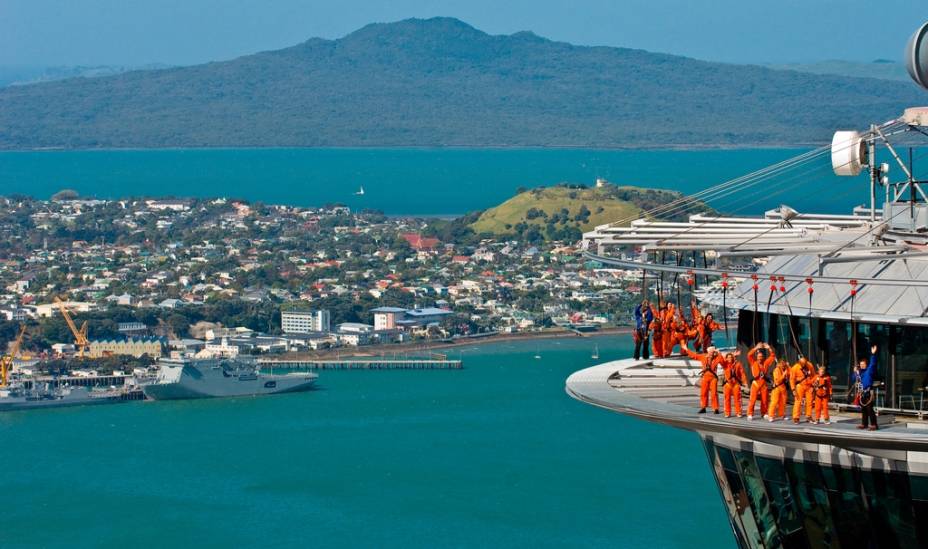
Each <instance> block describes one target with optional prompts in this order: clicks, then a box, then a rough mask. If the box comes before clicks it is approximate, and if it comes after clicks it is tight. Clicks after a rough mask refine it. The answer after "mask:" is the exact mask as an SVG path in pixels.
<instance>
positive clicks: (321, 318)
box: [280, 309, 332, 334]
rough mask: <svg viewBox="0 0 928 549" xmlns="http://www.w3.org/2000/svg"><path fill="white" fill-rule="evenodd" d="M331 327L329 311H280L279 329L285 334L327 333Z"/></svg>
mask: <svg viewBox="0 0 928 549" xmlns="http://www.w3.org/2000/svg"><path fill="white" fill-rule="evenodd" d="M331 326H332V318H331V316H330V315H329V311H327V310H325V309H322V310H319V311H281V312H280V327H281V329H283V331H284V333H285V334H309V333H313V332H328V331H329V330H330V329H331Z"/></svg>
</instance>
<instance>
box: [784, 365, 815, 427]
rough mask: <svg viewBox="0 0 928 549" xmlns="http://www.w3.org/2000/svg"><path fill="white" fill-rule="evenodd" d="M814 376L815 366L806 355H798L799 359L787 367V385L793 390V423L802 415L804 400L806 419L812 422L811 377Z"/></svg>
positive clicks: (797, 421)
mask: <svg viewBox="0 0 928 549" xmlns="http://www.w3.org/2000/svg"><path fill="white" fill-rule="evenodd" d="M814 377H815V367H814V366H812V363H811V362H809V361H808V360H807V359H806V357H804V356H801V357H799V361H798V362H796V364H793V366H792V367H791V368H790V369H789V386H790V388H791V389H792V390H793V423H799V419H800V417H801V416H802V404H803V402H805V410H806V419H807V420H808V421H809V423H811V422H812V398H813V396H812V379H813V378H814Z"/></svg>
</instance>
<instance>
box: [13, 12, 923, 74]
mask: <svg viewBox="0 0 928 549" xmlns="http://www.w3.org/2000/svg"><path fill="white" fill-rule="evenodd" d="M439 15H440V16H451V17H457V18H459V19H462V20H464V21H465V22H467V23H469V24H471V25H473V26H475V27H477V28H478V29H481V30H483V31H486V32H489V33H491V34H510V33H513V32H517V31H521V30H531V31H533V32H535V33H536V34H538V35H541V36H544V37H546V38H551V39H554V40H561V41H565V42H571V43H574V44H582V45H599V46H622V47H632V48H641V49H646V50H650V51H657V52H666V53H673V54H679V55H686V56H689V57H695V58H699V59H706V60H712V61H725V62H734V63H792V62H813V61H822V60H829V59H843V60H850V61H871V60H874V59H880V58H885V59H893V60H899V59H900V58H901V57H902V49H903V47H904V44H905V41H906V40H907V39H908V37H909V35H911V34H912V32H914V31H915V29H916V28H918V26H919V25H921V24H922V23H923V22H924V21H926V20H928V1H926V0H879V1H878V2H877V1H874V0H840V1H838V0H572V1H570V0H568V1H555V0H432V1H425V0H326V1H322V0H302V1H301V0H78V1H74V0H0V65H5V66H59V65H128V66H137V65H144V64H149V63H165V64H170V65H189V64H196V63H203V62H207V61H218V60H224V59H231V58H234V57H237V56H240V55H244V54H249V53H254V52H257V51H264V50H272V49H279V48H283V47H287V46H291V45H294V44H297V43H299V42H302V41H304V40H306V39H308V38H311V37H322V38H330V39H332V38H338V37H341V36H343V35H345V34H347V33H349V32H351V31H353V30H356V29H358V28H360V27H362V26H364V25H366V24H368V23H372V22H388V21H396V20H400V19H405V18H408V17H432V16H439Z"/></svg>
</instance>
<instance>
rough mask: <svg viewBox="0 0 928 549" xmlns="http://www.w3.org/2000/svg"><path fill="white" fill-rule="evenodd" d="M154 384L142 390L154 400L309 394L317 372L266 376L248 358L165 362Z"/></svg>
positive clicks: (173, 360)
mask: <svg viewBox="0 0 928 549" xmlns="http://www.w3.org/2000/svg"><path fill="white" fill-rule="evenodd" d="M159 365H160V368H159V370H158V376H157V378H156V379H155V381H154V382H152V383H149V384H146V385H144V386H143V387H142V390H143V391H144V393H145V396H146V397H148V398H150V399H152V400H178V399H192V398H216V397H234V396H258V395H275V394H280V393H295V392H301V391H309V390H310V389H312V388H313V385H314V384H315V383H316V378H318V377H319V376H318V375H316V374H313V373H290V374H284V375H275V374H265V373H262V372H261V371H260V369H259V368H258V366H257V363H256V362H255V361H254V360H249V359H244V358H208V359H163V360H161V361H160V362H159Z"/></svg>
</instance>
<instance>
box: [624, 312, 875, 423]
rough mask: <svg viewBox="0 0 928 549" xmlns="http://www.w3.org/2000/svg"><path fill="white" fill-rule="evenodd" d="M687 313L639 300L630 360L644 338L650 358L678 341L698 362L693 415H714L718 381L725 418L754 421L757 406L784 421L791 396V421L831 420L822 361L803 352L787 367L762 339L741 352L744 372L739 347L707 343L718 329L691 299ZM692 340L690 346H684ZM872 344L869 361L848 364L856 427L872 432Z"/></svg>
mask: <svg viewBox="0 0 928 549" xmlns="http://www.w3.org/2000/svg"><path fill="white" fill-rule="evenodd" d="M691 311H692V313H691V317H690V320H689V321H687V320H686V319H685V318H684V316H683V314H682V313H681V312H680V310H679V308H676V307H674V305H673V304H672V303H671V304H661V305H660V306H659V307H657V308H655V307H654V306H653V305H651V304H650V303H649V302H648V301H647V300H644V301H642V302H641V304H639V305H638V306H637V307H636V308H635V321H636V326H635V333H634V339H635V355H634V357H635V359H636V360H639V359H641V358H644V359H648V358H649V354H648V351H649V349H648V340H649V338H650V339H651V350H652V351H653V354H654V357H655V358H664V357H667V356H670V355H671V354H672V353H673V350H674V348H675V347H676V346H678V345H679V347H680V353H681V354H683V355H685V356H687V357H689V358H690V359H692V360H695V361H698V362H699V363H700V364H701V365H702V372H701V373H700V383H699V405H700V409H699V413H700V414H704V413H706V410H707V409H708V408H709V407H710V406H711V407H712V409H713V410H714V412H715V413H716V414H719V413H721V411H720V406H719V385H720V384H721V385H722V400H723V405H724V413H725V417H732V416H733V415H734V417H744V416H745V415H746V416H747V419H748V420H753V419H754V412H755V410H756V409H757V407H758V404H759V405H760V415H761V417H763V419H766V420H767V421H770V422H773V421H777V420H778V419H782V420H786V419H787V415H786V412H787V400H788V397H789V395H790V394H792V395H793V399H792V400H793V407H792V420H793V423H797V424H798V423H800V422H801V421H802V420H803V418H805V420H806V421H808V422H809V423H815V424H826V425H827V424H829V423H831V418H830V417H829V413H828V405H829V403H830V402H831V398H832V394H833V387H832V378H831V375H830V374H829V373H828V369H827V368H826V367H825V365H824V364H820V365H818V366H815V365H814V364H812V362H811V361H810V360H809V359H807V358H806V357H804V356H800V357H799V360H798V361H796V362H795V363H794V364H792V365H790V364H789V362H788V361H787V360H786V359H785V358H778V357H777V356H776V353H775V351H774V349H773V348H772V347H771V346H770V345H769V344H767V343H758V344H756V345H755V346H754V347H752V348H751V349H750V350H749V351H748V352H747V366H748V368H749V369H750V373H751V376H750V379H748V375H747V370H746V369H745V367H744V365H742V363H741V361H740V360H739V357H740V355H741V352H740V351H733V352H727V353H724V354H723V353H722V352H720V351H719V350H718V349H717V348H716V347H714V346H713V345H712V334H713V332H714V331H715V330H718V329H719V326H718V324H717V323H715V322H714V321H713V319H712V315H711V313H710V314H706V315H703V314H701V313H700V311H699V309H698V307H697V306H696V303H695V302H694V303H692V306H691ZM690 342H693V344H694V345H693V346H694V350H691V349H690V348H689V345H688V344H689V343H690ZM876 353H877V347H876V345H874V346H872V347H871V356H870V359H869V360H861V361H860V362H859V364H858V365H857V366H856V367H855V368H854V373H853V376H852V380H851V381H852V383H853V385H852V387H853V388H854V389H855V390H856V394H857V400H859V405H860V408H861V423H860V425H858V428H859V429H869V430H872V431H875V430H877V420H876V413H875V411H874V401H875V398H874V396H875V393H874V391H873V381H874V373H875V371H876ZM745 388H747V389H748V391H747V392H748V403H747V409H746V410H743V409H742V403H743V398H744V389H745Z"/></svg>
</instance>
